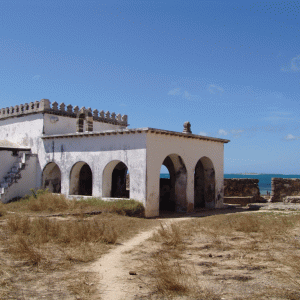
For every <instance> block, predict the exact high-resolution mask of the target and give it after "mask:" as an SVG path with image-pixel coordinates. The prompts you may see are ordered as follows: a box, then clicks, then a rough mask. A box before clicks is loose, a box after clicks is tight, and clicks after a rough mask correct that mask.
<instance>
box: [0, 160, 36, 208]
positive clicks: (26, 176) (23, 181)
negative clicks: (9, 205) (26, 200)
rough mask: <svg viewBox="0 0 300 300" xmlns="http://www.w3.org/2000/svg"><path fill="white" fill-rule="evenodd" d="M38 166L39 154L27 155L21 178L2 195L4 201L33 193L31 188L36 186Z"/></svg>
mask: <svg viewBox="0 0 300 300" xmlns="http://www.w3.org/2000/svg"><path fill="white" fill-rule="evenodd" d="M36 167H37V156H36V155H33V156H31V157H27V159H26V161H25V168H24V169H23V170H21V172H20V175H21V178H20V179H18V180H17V182H15V183H14V184H13V185H11V186H10V187H8V188H7V191H6V193H5V194H3V195H2V196H1V201H2V202H3V203H6V202H8V201H9V200H11V199H13V198H15V197H23V196H25V195H31V191H30V189H31V188H36V174H37V173H36Z"/></svg>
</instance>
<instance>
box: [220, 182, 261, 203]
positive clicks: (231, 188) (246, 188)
mask: <svg viewBox="0 0 300 300" xmlns="http://www.w3.org/2000/svg"><path fill="white" fill-rule="evenodd" d="M258 182H259V180H258V179H252V178H226V179H224V203H231V204H238V203H240V202H241V203H240V204H242V205H245V203H246V202H247V203H255V202H259V201H260V199H261V197H260V191H259V186H258ZM247 196H251V197H247ZM231 197H233V198H232V199H231ZM234 197H236V198H235V199H234ZM238 197H240V198H238ZM242 197H247V199H246V198H244V199H243V198H242ZM239 201H240V202H239ZM247 203H246V204H247Z"/></svg>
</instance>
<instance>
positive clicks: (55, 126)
mask: <svg viewBox="0 0 300 300" xmlns="http://www.w3.org/2000/svg"><path fill="white" fill-rule="evenodd" d="M76 122H77V118H71V117H64V116H58V115H52V114H47V113H46V114H45V116H44V131H45V134H49V135H51V134H65V133H75V132H76ZM121 128H126V127H124V126H120V125H113V124H109V123H102V122H98V121H93V131H104V130H117V129H121ZM84 129H85V124H84Z"/></svg>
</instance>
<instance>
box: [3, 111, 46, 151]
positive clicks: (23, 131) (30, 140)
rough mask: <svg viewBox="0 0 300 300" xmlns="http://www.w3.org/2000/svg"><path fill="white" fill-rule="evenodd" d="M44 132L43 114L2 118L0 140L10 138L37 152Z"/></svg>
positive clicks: (11, 140) (9, 139)
mask: <svg viewBox="0 0 300 300" xmlns="http://www.w3.org/2000/svg"><path fill="white" fill-rule="evenodd" d="M42 133H43V114H34V115H26V116H22V117H19V118H18V117H14V118H9V119H4V120H0V140H8V141H10V142H13V143H16V144H18V145H20V146H23V147H28V148H31V149H32V152H33V153H36V152H37V150H38V148H39V146H40V144H41V140H40V136H41V135H42Z"/></svg>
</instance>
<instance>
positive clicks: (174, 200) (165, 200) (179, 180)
mask: <svg viewBox="0 0 300 300" xmlns="http://www.w3.org/2000/svg"><path fill="white" fill-rule="evenodd" d="M162 166H165V167H166V169H167V170H168V172H169V178H160V184H159V210H160V211H186V209H187V203H186V186H187V172H186V167H185V164H184V162H183V160H182V158H181V157H180V156H179V155H177V154H170V155H168V156H167V157H166V158H165V159H164V161H163V163H162Z"/></svg>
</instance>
